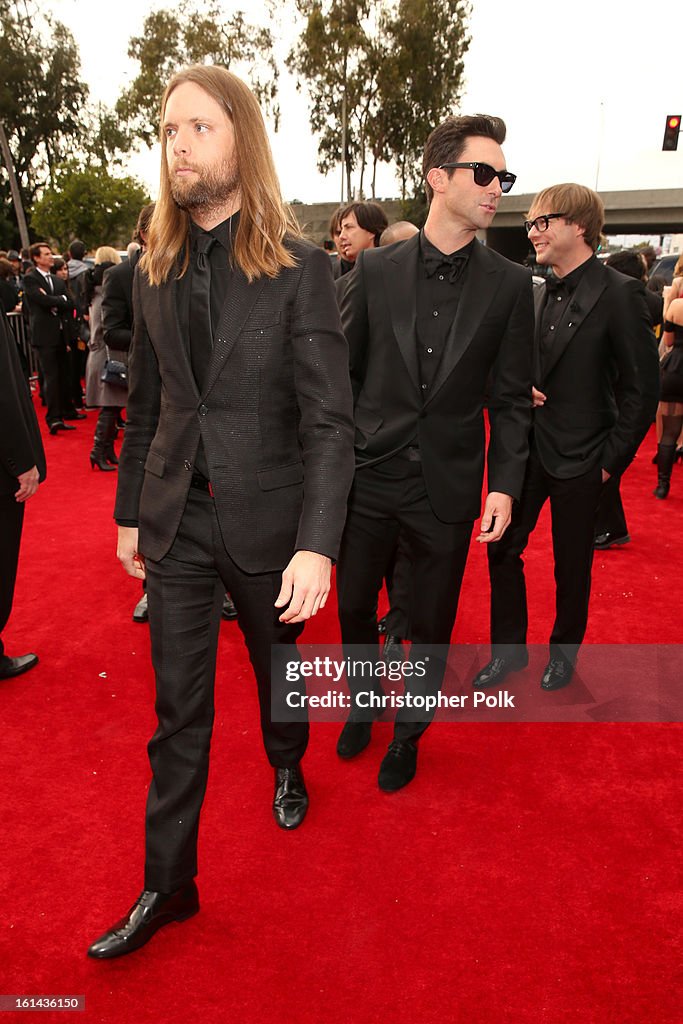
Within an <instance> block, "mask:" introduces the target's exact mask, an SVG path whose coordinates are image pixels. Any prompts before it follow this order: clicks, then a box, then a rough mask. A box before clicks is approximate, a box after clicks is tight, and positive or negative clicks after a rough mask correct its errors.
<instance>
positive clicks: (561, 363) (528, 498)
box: [473, 184, 657, 690]
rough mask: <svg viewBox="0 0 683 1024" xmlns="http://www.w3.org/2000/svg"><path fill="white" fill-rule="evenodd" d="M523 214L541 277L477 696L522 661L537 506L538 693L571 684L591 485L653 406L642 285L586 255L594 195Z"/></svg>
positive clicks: (591, 242) (564, 192)
mask: <svg viewBox="0 0 683 1024" xmlns="http://www.w3.org/2000/svg"><path fill="white" fill-rule="evenodd" d="M528 216H529V220H527V221H526V222H525V228H526V231H527V233H528V236H529V240H530V242H531V243H532V245H533V246H534V249H535V250H536V260H537V261H538V263H539V264H540V265H541V266H543V267H549V268H551V269H552V274H551V276H550V277H549V278H548V279H547V281H546V283H545V285H542V286H540V287H539V288H538V289H537V290H536V294H535V305H536V336H535V346H534V387H533V389H532V395H533V404H534V423H533V430H532V435H531V438H532V439H531V445H530V455H529V461H528V464H527V470H526V477H525V481H524V489H523V491H522V497H521V501H520V503H519V505H518V506H516V507H515V509H514V511H513V514H512V524H511V526H510V529H509V530H508V531H507V532H506V534H505V536H504V537H502V538H501V539H500V540H497V542H496V543H494V544H492V545H490V547H489V549H488V559H489V572H490V577H491V644H492V652H491V653H492V660H491V661H490V662H489V664H488V665H486V666H485V667H484V668H483V669H482V671H481V672H480V673H479V674H478V675H477V676H476V678H475V679H474V684H473V685H474V686H475V687H476V688H480V689H483V688H486V687H492V686H497V685H498V684H499V683H501V682H502V680H503V679H504V678H505V677H506V676H507V675H508V673H509V672H511V671H516V670H518V669H520V668H523V667H524V666H525V665H526V664H527V661H528V654H527V649H526V639H527V622H528V616H527V602H526V588H525V583H524V566H523V563H522V558H521V555H522V553H523V551H524V549H525V548H526V545H527V542H528V539H529V536H530V534H531V533H532V531H533V530H534V528H535V526H536V523H537V521H538V517H539V514H540V512H541V509H542V507H543V505H544V504H545V502H546V500H548V499H549V500H550V510H551V516H552V539H553V554H554V563H555V581H556V614H555V622H554V625H553V629H552V633H551V635H550V659H549V661H548V664H547V666H546V668H545V670H544V672H543V676H542V679H541V687H542V688H543V689H544V690H558V689H560V688H561V687H563V686H566V685H567V684H568V683H569V682H571V679H572V675H573V671H574V664H575V661H576V656H577V652H578V649H579V646H580V644H581V642H582V640H583V638H584V634H585V632H586V625H587V621H588V601H589V596H590V585H591V565H592V561H593V533H594V522H595V512H596V508H597V505H598V501H599V498H600V494H601V490H602V486H603V484H604V483H605V482H606V481H607V480H609V479H610V477H612V476H620V475H621V474H622V473H623V471H624V470H625V469H626V467H627V466H628V464H629V463H630V461H631V459H632V458H633V456H634V455H635V452H636V449H637V447H638V444H639V443H640V441H641V440H642V437H643V433H644V432H645V431H646V430H647V426H649V423H650V422H651V421H652V418H653V417H654V413H655V409H656V397H657V385H656V373H657V367H656V356H655V345H654V341H653V337H652V328H651V326H650V319H649V316H648V311H647V306H646V303H645V296H644V294H643V286H642V284H641V283H640V282H639V281H634V280H633V279H631V278H628V277H625V276H624V275H623V274H619V273H617V272H616V271H614V270H612V269H611V268H610V267H606V266H604V264H601V263H600V262H599V261H598V260H597V258H596V256H595V253H596V251H597V249H598V246H599V243H600V234H601V232H602V229H603V224H604V219H605V217H604V207H603V204H602V200H601V199H600V196H599V195H597V193H595V192H593V191H591V189H589V188H585V187H584V186H582V185H573V184H567V185H555V186H553V187H552V188H548V189H545V190H544V191H543V192H540V193H539V194H538V195H537V196H536V198H535V199H534V202H533V204H532V207H531V211H530V213H529V215H528ZM653 378H654V385H653Z"/></svg>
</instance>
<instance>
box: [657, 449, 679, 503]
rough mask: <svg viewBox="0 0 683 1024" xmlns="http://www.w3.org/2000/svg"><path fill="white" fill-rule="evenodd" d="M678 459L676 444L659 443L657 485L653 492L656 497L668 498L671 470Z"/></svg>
mask: <svg viewBox="0 0 683 1024" xmlns="http://www.w3.org/2000/svg"><path fill="white" fill-rule="evenodd" d="M675 459H676V445H675V444H660V445H657V468H658V471H659V472H658V474H657V486H656V487H655V489H654V491H653V492H652V493H653V494H654V496H655V498H666V496H667V494H668V493H669V484H670V483H671V470H672V469H673V466H674V461H675Z"/></svg>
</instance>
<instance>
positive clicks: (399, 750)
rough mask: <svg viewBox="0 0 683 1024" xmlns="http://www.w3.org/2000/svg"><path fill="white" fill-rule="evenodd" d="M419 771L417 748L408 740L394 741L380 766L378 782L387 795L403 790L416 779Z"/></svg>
mask: <svg viewBox="0 0 683 1024" xmlns="http://www.w3.org/2000/svg"><path fill="white" fill-rule="evenodd" d="M416 769H417V747H416V746H415V744H414V743H410V742H409V741H408V740H394V741H393V742H392V743H390V744H389V749H388V750H387V752H386V754H385V755H384V759H383V761H382V763H381V765H380V766H379V775H378V776H377V782H378V783H379V788H380V789H383V790H384V792H385V793H395V792H396V790H397V789H403V787H404V786H407V785H408V783H409V782H411V781H412V779H414V778H415V771H416Z"/></svg>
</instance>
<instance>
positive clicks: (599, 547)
mask: <svg viewBox="0 0 683 1024" xmlns="http://www.w3.org/2000/svg"><path fill="white" fill-rule="evenodd" d="M630 543H631V538H630V537H629V535H628V534H627V533H625V534H624V535H623V536H622V537H615V536H614V534H613V533H599V534H598V535H597V537H596V538H595V540H594V541H593V547H594V548H595V550H596V551H606V549H607V548H613V547H616V546H617V545H619V544H630Z"/></svg>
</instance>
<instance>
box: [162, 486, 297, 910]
mask: <svg viewBox="0 0 683 1024" xmlns="http://www.w3.org/2000/svg"><path fill="white" fill-rule="evenodd" d="M146 566H147V595H148V599H149V627H150V635H151V642H152V662H153V665H154V670H155V674H156V712H157V717H158V723H159V724H158V728H157V730H156V732H155V733H154V736H153V737H152V740H151V741H150V744H149V748H148V749H149V759H150V763H151V766H152V773H153V779H152V783H151V786H150V789H149V795H148V800H147V818H146V860H145V888H146V889H153V890H155V891H158V892H172V891H174V890H175V889H179V888H180V887H181V886H183V885H184V884H185V883H186V882H187V881H189V880H190V879H191V878H193V877H194V875H195V874H196V873H197V834H198V828H199V814H200V810H201V806H202V801H203V799H204V793H205V790H206V782H207V776H208V769H209V748H210V744H211V731H212V727H213V717H214V676H215V670H216V646H217V641H218V628H219V625H220V621H221V608H222V604H223V597H224V595H225V592H226V590H227V591H229V592H230V593H231V595H232V597H233V599H234V601H235V605H236V607H237V613H238V623H239V626H240V629H241V630H242V633H243V635H244V638H245V641H246V644H247V649H248V652H249V658H250V660H251V664H252V666H253V669H254V674H255V676H256V682H257V686H258V697H259V704H260V718H261V730H262V736H263V741H264V745H265V748H266V753H267V755H268V759H269V761H270V763H271V764H272V765H273V766H275V767H290V766H293V765H295V764H297V763H298V762H299V761H300V760H301V758H302V757H303V754H304V752H305V750H306V745H307V743H308V723H306V722H295V723H286V724H278V723H273V722H272V721H271V708H270V700H271V697H270V675H271V666H270V659H271V644H294V643H295V642H296V639H297V637H298V636H299V635H300V633H301V631H302V629H303V623H296V624H295V625H286V624H283V623H281V622H279V621H278V616H279V615H281V614H282V609H276V608H275V607H274V606H273V605H274V602H275V600H276V598H277V595H278V593H279V591H280V586H281V582H282V579H281V576H282V574H281V572H273V573H264V574H259V575H249V574H247V573H244V572H242V570H241V569H239V568H238V567H237V566H236V565H235V563H234V562H233V561H232V559H231V558H230V556H229V554H228V552H227V550H226V548H225V544H224V542H223V538H222V536H221V532H220V527H219V525H218V519H217V517H216V511H215V508H214V503H213V499H212V498H211V497H210V496H209V494H208V493H206V492H205V491H201V490H196V489H194V488H191V489H190V493H189V497H188V500H187V505H186V507H185V511H184V513H183V518H182V520H181V523H180V527H179V530H178V534H177V536H176V539H175V541H174V543H173V546H172V547H171V550H170V551H169V553H168V554H167V555H166V556H165V557H164V558H163V559H162V560H161V561H159V562H154V561H150V560H147V563H146ZM231 684H232V681H231V680H230V676H229V671H228V672H226V673H225V683H224V685H225V687H226V688H227V692H225V694H224V698H223V699H224V701H225V703H226V704H229V701H230V690H229V688H230V686H231ZM235 728H239V722H235Z"/></svg>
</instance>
